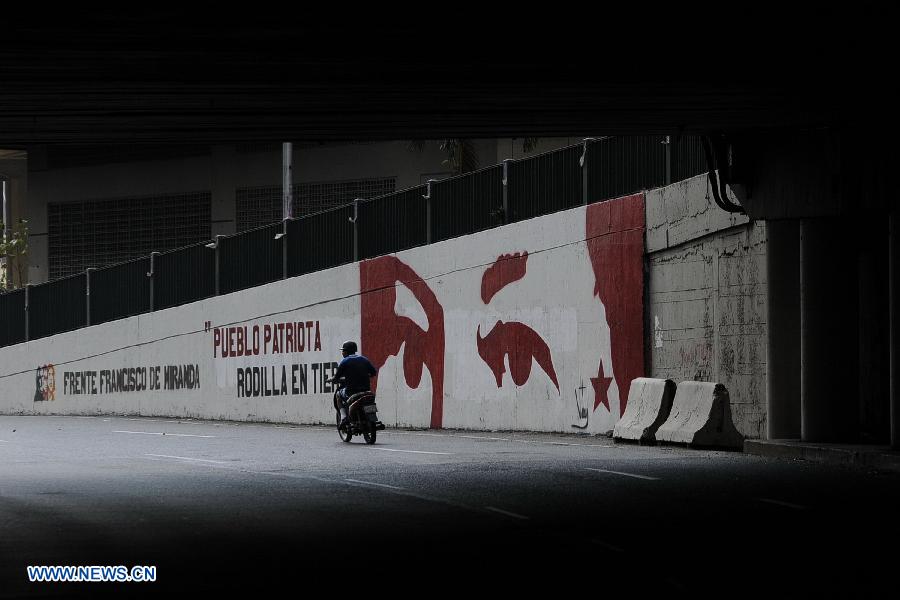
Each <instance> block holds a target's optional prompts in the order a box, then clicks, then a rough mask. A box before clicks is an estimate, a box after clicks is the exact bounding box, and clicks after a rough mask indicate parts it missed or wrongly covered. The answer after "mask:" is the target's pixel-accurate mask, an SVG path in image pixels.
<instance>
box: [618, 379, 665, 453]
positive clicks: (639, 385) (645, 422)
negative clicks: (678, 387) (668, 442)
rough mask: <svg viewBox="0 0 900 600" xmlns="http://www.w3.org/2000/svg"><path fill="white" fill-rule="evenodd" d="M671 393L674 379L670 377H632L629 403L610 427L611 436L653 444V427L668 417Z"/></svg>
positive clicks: (654, 432) (654, 430)
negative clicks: (613, 425)
mask: <svg viewBox="0 0 900 600" xmlns="http://www.w3.org/2000/svg"><path fill="white" fill-rule="evenodd" d="M674 396H675V382H674V381H672V380H671V379H650V378H649V377H637V378H635V379H633V380H632V381H631V387H630V388H629V389H628V405H627V407H626V409H625V414H623V415H622V418H621V419H619V422H618V423H616V427H615V429H613V439H615V440H616V441H622V440H625V441H633V442H638V443H641V444H651V445H652V444H655V443H656V430H657V429H659V427H660V425H662V424H663V423H665V422H666V419H668V418H669V412H670V411H671V410H672V400H673V398H674Z"/></svg>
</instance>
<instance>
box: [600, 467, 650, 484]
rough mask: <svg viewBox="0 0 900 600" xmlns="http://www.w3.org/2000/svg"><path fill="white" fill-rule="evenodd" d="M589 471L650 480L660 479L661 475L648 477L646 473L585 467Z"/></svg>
mask: <svg viewBox="0 0 900 600" xmlns="http://www.w3.org/2000/svg"><path fill="white" fill-rule="evenodd" d="M585 468H586V469H587V470H588V471H597V472H598V473H610V474H612V475H623V476H625V477H634V478H635V479H646V480H648V481H659V477H647V476H646V475H635V474H634V473H623V472H621V471H607V470H606V469H592V468H590V467H585Z"/></svg>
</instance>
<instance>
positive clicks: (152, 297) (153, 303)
mask: <svg viewBox="0 0 900 600" xmlns="http://www.w3.org/2000/svg"><path fill="white" fill-rule="evenodd" d="M157 256H159V252H151V253H150V272H149V273H147V277H149V278H150V312H153V311H154V310H156V284H155V282H156V257H157Z"/></svg>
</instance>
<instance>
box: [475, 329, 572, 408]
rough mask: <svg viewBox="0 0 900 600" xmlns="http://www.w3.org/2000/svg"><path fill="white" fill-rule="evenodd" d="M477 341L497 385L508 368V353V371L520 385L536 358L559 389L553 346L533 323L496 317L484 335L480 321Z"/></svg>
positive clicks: (479, 353) (482, 357)
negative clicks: (507, 361)
mask: <svg viewBox="0 0 900 600" xmlns="http://www.w3.org/2000/svg"><path fill="white" fill-rule="evenodd" d="M477 341H478V355H479V356H481V360H483V361H484V362H485V364H487V366H488V367H490V369H491V371H492V372H493V373H494V379H495V380H496V381H497V387H498V388H499V387H501V386H502V385H503V373H505V372H506V365H505V364H504V362H503V358H504V357H505V356H507V355H508V356H509V374H510V376H511V377H512V380H513V383H515V384H516V385H517V386H520V387H521V386H523V385H525V382H526V381H528V377H529V376H530V375H531V361H532V359H534V360H535V361H537V364H538V365H540V367H541V368H542V369H543V370H544V372H545V373H547V375H548V376H549V377H550V379H551V380H552V381H553V385H555V386H556V391H557V392H558V391H559V382H558V381H557V379H556V370H555V369H554V368H553V359H552V358H551V357H550V348H549V347H548V346H547V343H546V342H545V341H544V340H543V338H541V336H540V335H538V333H537V332H536V331H535V330H534V329H532V328H531V327H528V326H527V325H523V324H522V323H504V322H503V321H497V323H496V325H494V328H493V329H491V331H490V332H489V333H488V334H487V335H486V336H484V337H483V338H482V337H481V325H479V326H478V332H477Z"/></svg>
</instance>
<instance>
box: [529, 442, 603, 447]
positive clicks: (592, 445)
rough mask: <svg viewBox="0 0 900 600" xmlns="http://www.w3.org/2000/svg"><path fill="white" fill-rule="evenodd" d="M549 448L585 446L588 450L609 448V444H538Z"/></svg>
mask: <svg viewBox="0 0 900 600" xmlns="http://www.w3.org/2000/svg"><path fill="white" fill-rule="evenodd" d="M538 443H540V444H546V445H548V446H585V447H587V448H609V446H608V445H607V444H569V443H566V442H538Z"/></svg>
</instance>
